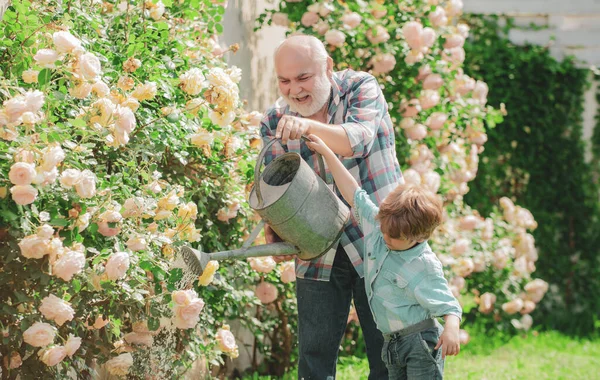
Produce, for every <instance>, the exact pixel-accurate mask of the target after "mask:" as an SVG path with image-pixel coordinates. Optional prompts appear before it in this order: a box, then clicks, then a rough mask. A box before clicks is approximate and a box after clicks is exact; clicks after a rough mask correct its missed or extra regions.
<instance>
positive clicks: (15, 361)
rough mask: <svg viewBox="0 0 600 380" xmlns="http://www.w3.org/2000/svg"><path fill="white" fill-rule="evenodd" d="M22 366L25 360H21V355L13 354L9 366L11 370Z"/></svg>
mask: <svg viewBox="0 0 600 380" xmlns="http://www.w3.org/2000/svg"><path fill="white" fill-rule="evenodd" d="M22 364H23V360H22V358H21V355H19V353H18V352H13V353H12V355H10V364H9V365H8V368H9V369H17V368H19V367H20V366H21V365H22Z"/></svg>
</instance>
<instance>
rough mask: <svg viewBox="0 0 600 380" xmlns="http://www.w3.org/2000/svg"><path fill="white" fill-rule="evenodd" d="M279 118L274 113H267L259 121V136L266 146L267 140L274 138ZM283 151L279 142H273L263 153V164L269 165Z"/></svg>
mask: <svg viewBox="0 0 600 380" xmlns="http://www.w3.org/2000/svg"><path fill="white" fill-rule="evenodd" d="M278 121H279V118H277V117H276V114H272V113H267V114H265V116H264V117H263V119H262V120H261V122H260V136H261V138H262V142H263V146H266V145H267V143H268V142H269V141H271V140H272V139H274V138H275V131H276V130H277V123H278ZM284 153H285V150H284V149H283V147H282V146H281V144H277V143H275V144H273V145H271V147H270V148H269V150H268V151H267V152H266V153H265V162H264V165H265V166H266V165H269V164H270V163H271V161H273V160H274V159H275V158H276V157H277V156H280V155H282V154H284Z"/></svg>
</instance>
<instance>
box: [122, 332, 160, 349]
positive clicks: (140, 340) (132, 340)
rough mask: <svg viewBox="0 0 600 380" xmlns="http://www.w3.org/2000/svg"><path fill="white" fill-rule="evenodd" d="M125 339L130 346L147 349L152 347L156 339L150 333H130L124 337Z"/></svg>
mask: <svg viewBox="0 0 600 380" xmlns="http://www.w3.org/2000/svg"><path fill="white" fill-rule="evenodd" d="M123 339H124V340H125V341H126V342H127V343H129V344H139V345H142V346H146V347H152V344H153V343H154V338H153V337H152V335H151V334H149V333H139V332H130V333H128V334H125V336H123Z"/></svg>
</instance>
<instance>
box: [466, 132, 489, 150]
mask: <svg viewBox="0 0 600 380" xmlns="http://www.w3.org/2000/svg"><path fill="white" fill-rule="evenodd" d="M487 140H488V137H487V135H486V134H485V133H483V132H481V131H474V132H472V133H470V134H469V141H470V142H472V143H473V144H477V145H479V146H482V145H483V144H485V143H486V141H487Z"/></svg>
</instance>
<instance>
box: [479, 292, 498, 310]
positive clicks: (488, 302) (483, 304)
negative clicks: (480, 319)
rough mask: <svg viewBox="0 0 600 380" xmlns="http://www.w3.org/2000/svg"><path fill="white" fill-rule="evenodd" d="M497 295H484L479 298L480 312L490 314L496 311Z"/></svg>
mask: <svg viewBox="0 0 600 380" xmlns="http://www.w3.org/2000/svg"><path fill="white" fill-rule="evenodd" d="M495 302H496V295H495V294H492V293H483V294H482V295H481V297H479V311H480V312H481V313H483V314H489V313H491V312H492V310H494V303H495Z"/></svg>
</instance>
